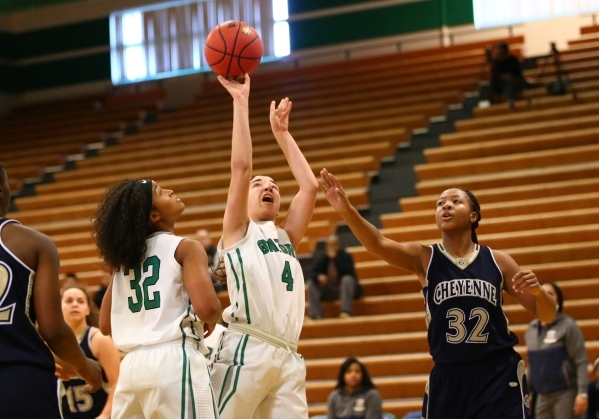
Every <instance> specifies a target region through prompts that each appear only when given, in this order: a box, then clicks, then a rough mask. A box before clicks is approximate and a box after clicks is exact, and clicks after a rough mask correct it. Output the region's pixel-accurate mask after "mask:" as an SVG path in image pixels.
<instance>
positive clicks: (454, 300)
mask: <svg viewBox="0 0 599 419" xmlns="http://www.w3.org/2000/svg"><path fill="white" fill-rule="evenodd" d="M431 248H432V250H433V252H432V256H431V260H430V264H429V267H428V271H427V274H426V284H425V287H424V289H423V294H424V299H425V304H426V315H427V324H428V343H429V345H430V353H431V355H432V357H433V360H434V361H435V363H439V364H454V363H465V362H476V361H480V360H484V359H486V358H489V357H491V356H493V355H495V354H497V353H498V352H499V351H501V350H503V349H506V348H511V347H513V346H514V345H516V344H517V343H518V338H517V337H516V335H515V334H513V333H512V332H510V330H509V328H508V321H507V318H506V317H505V314H504V312H503V308H502V303H503V298H502V294H501V292H502V289H503V274H502V273H501V271H500V270H499V267H498V266H497V263H496V262H495V259H494V258H493V254H492V253H491V249H489V248H488V247H486V246H479V245H475V248H474V252H473V253H472V255H471V256H470V257H469V258H468V259H458V258H454V257H453V256H452V255H451V254H449V252H447V251H446V250H445V248H444V247H443V245H441V244H437V245H434V246H431Z"/></svg>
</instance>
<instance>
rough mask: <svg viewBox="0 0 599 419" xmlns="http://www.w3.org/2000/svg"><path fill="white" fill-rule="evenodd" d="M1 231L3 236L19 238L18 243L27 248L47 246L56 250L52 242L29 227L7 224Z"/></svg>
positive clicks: (16, 223)
mask: <svg viewBox="0 0 599 419" xmlns="http://www.w3.org/2000/svg"><path fill="white" fill-rule="evenodd" d="M2 231H3V233H4V234H8V235H11V234H16V235H18V237H19V241H20V242H25V243H24V244H26V245H27V246H28V247H31V246H32V244H34V243H36V244H40V245H42V246H49V247H53V248H56V245H55V244H54V241H52V239H51V238H50V237H48V236H47V235H45V234H44V233H42V232H40V231H37V230H35V229H33V228H31V227H27V226H25V225H23V224H21V223H18V222H12V223H7V224H6V225H5V226H4V227H3V228H2ZM4 234H3V235H4Z"/></svg>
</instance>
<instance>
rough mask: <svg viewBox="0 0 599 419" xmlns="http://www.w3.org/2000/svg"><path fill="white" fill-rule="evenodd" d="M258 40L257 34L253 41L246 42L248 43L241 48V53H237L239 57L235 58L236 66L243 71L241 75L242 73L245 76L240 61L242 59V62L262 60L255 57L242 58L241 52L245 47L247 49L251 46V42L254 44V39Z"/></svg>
mask: <svg viewBox="0 0 599 419" xmlns="http://www.w3.org/2000/svg"><path fill="white" fill-rule="evenodd" d="M258 38H260V37H259V36H258V34H256V37H255V38H254V39H252V40H251V41H250V42H248V43H247V45H246V46H245V47H243V48H242V49H241V51H239V55H238V56H237V65H238V66H239V68H240V69H241V71H243V73H244V74H245V73H247V71H245V69H244V68H243V66H242V65H241V59H242V58H243V59H244V60H261V59H262V57H260V58H256V57H248V58H246V57H244V56H243V51H245V49H246V48H247V47H249V46H250V45H252V43H253V42H254V41H255V40H256V39H258Z"/></svg>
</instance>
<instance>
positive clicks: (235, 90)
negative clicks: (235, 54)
mask: <svg viewBox="0 0 599 419" xmlns="http://www.w3.org/2000/svg"><path fill="white" fill-rule="evenodd" d="M218 81H219V82H220V84H222V85H223V87H224V88H225V89H227V91H228V92H229V94H230V95H231V96H232V97H233V99H234V100H236V99H246V100H247V99H249V97H250V76H249V75H248V74H246V75H245V77H243V78H237V79H232V80H229V79H226V78H224V77H223V76H218Z"/></svg>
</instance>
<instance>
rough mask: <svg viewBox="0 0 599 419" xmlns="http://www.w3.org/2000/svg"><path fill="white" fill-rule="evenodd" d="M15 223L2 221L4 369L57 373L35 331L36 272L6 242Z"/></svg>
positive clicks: (0, 344) (0, 350)
mask: <svg viewBox="0 0 599 419" xmlns="http://www.w3.org/2000/svg"><path fill="white" fill-rule="evenodd" d="M16 222H17V221H15V220H9V219H5V218H0V366H3V365H6V364H10V365H15V364H25V365H32V366H36V367H41V368H43V369H47V370H49V371H54V359H53V358H52V354H51V353H50V349H48V347H47V346H46V344H45V343H44V342H43V340H42V338H41V337H40V335H39V334H38V333H37V330H36V329H35V326H34V324H35V321H36V318H35V310H34V305H33V281H34V278H35V272H34V271H32V270H31V269H30V268H29V267H28V266H27V265H25V264H24V263H23V262H21V261H20V260H19V259H17V257H16V256H14V255H13V254H12V253H11V251H10V250H8V248H6V246H4V243H3V242H2V228H3V227H4V226H5V225H6V224H8V223H16Z"/></svg>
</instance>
